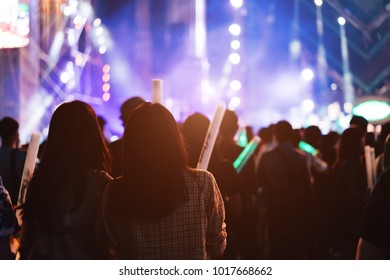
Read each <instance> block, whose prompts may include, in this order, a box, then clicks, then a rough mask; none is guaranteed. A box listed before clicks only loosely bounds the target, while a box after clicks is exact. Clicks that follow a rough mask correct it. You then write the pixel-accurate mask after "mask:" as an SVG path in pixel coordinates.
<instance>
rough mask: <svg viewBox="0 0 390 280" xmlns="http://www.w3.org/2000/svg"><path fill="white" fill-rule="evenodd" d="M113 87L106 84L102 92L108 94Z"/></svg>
mask: <svg viewBox="0 0 390 280" xmlns="http://www.w3.org/2000/svg"><path fill="white" fill-rule="evenodd" d="M110 88H111V86H110V84H109V83H104V84H103V86H102V90H103V91H104V92H108V91H109V90H110Z"/></svg>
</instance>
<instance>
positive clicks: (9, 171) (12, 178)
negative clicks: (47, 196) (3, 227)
mask: <svg viewBox="0 0 390 280" xmlns="http://www.w3.org/2000/svg"><path fill="white" fill-rule="evenodd" d="M0 137H1V148H0V176H1V177H2V179H3V184H4V186H5V188H6V189H7V190H8V192H9V195H10V197H11V201H12V204H13V205H16V204H17V202H18V196H19V189H20V181H21V180H22V175H23V168H24V162H25V160H26V152H25V151H21V150H20V149H19V145H20V140H19V123H18V122H17V121H16V120H15V119H13V118H11V117H4V118H3V119H2V120H1V121H0Z"/></svg>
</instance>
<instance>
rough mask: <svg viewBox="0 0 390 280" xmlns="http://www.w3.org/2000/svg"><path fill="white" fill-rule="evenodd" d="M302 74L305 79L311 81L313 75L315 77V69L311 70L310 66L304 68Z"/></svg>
mask: <svg viewBox="0 0 390 280" xmlns="http://www.w3.org/2000/svg"><path fill="white" fill-rule="evenodd" d="M301 76H302V78H303V79H304V80H305V81H311V80H313V77H314V73H313V70H311V69H309V68H306V69H303V70H302V72H301Z"/></svg>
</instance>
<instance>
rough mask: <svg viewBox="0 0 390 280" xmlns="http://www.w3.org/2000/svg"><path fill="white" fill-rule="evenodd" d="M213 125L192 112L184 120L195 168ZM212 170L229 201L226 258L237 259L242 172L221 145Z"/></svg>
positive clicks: (225, 202) (189, 150)
mask: <svg viewBox="0 0 390 280" xmlns="http://www.w3.org/2000/svg"><path fill="white" fill-rule="evenodd" d="M209 125H210V121H209V119H208V118H207V117H206V116H205V115H203V114H200V113H195V114H192V115H190V116H189V117H188V118H187V119H186V120H185V121H184V123H183V126H182V133H183V135H184V138H185V140H186V141H185V142H186V144H187V145H186V147H187V151H188V154H189V162H190V166H191V167H193V168H196V166H197V163H198V160H199V157H200V153H201V150H202V147H203V143H204V141H205V137H206V134H207V129H208V127H209ZM208 171H210V172H211V173H212V174H213V175H214V177H215V179H216V181H217V183H218V187H219V189H220V190H221V194H222V197H223V200H224V204H225V211H226V224H227V228H226V231H227V233H228V237H227V247H226V251H225V254H224V259H237V258H238V248H237V234H236V231H238V230H239V229H238V226H239V219H241V218H242V217H241V215H242V206H241V195H240V181H239V178H238V174H237V172H236V170H235V169H234V167H233V165H232V164H231V163H230V162H229V161H227V160H224V159H222V158H221V156H220V152H219V150H218V146H217V145H216V146H214V149H213V152H212V154H211V158H210V162H209V166H208Z"/></svg>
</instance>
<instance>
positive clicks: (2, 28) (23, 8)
mask: <svg viewBox="0 0 390 280" xmlns="http://www.w3.org/2000/svg"><path fill="white" fill-rule="evenodd" d="M28 1H29V0H0V48H20V47H24V46H26V45H27V44H28V42H29V40H28V34H29V32H30V19H29V6H28Z"/></svg>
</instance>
